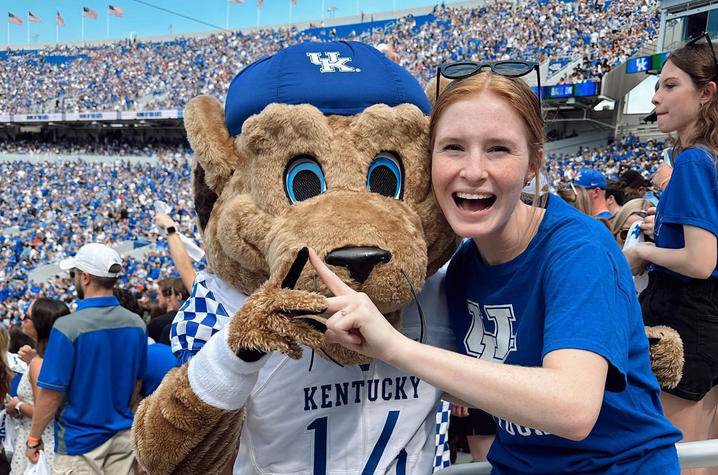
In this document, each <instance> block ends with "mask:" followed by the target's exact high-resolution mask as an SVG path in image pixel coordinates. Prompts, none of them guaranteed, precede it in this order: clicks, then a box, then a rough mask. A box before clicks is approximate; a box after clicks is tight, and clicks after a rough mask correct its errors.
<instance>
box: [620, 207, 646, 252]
mask: <svg viewBox="0 0 718 475" xmlns="http://www.w3.org/2000/svg"><path fill="white" fill-rule="evenodd" d="M641 219H643V218H642V217H641V216H640V215H639V214H630V215H628V218H626V222H625V223H623V226H621V229H620V230H619V231H618V232H617V233H616V242H617V243H618V245H619V246H620V247H621V248H623V245H624V244H625V243H626V238H627V237H628V230H629V229H631V225H632V224H633V223H635V222H636V221H640V220H641Z"/></svg>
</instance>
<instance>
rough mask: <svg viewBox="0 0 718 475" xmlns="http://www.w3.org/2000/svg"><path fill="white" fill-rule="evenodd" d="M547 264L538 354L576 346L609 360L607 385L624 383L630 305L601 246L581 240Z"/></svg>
mask: <svg viewBox="0 0 718 475" xmlns="http://www.w3.org/2000/svg"><path fill="white" fill-rule="evenodd" d="M552 261H553V262H552V263H551V265H549V266H548V267H547V271H546V276H545V280H544V286H545V295H546V301H545V305H546V313H545V320H544V343H543V353H542V358H543V357H544V356H546V354H548V353H550V352H552V351H555V350H559V349H567V348H572V349H580V350H586V351H590V352H593V353H596V354H598V355H601V356H603V357H604V358H605V359H606V360H607V361H608V363H609V370H608V377H607V380H606V389H607V390H611V391H622V390H623V389H625V387H626V367H627V363H628V350H629V333H630V332H629V321H630V319H629V312H630V304H629V299H628V296H626V295H625V294H624V293H623V291H622V290H621V288H620V286H619V285H618V281H617V269H616V268H615V267H614V265H613V262H612V261H611V258H610V257H609V255H608V254H607V252H606V251H605V250H603V249H602V248H601V247H600V246H598V245H596V244H592V243H590V242H580V243H577V244H576V245H575V246H574V247H572V248H571V249H569V250H567V251H566V250H562V252H561V254H560V255H556V256H555V258H554V259H552Z"/></svg>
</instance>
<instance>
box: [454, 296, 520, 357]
mask: <svg viewBox="0 0 718 475" xmlns="http://www.w3.org/2000/svg"><path fill="white" fill-rule="evenodd" d="M466 303H467V305H468V310H469V314H470V315H471V319H472V322H471V328H469V331H468V332H467V334H466V337H465V338H464V344H465V345H466V351H467V353H468V354H470V355H472V356H475V357H477V358H481V359H482V360H488V361H496V362H499V363H503V362H504V361H505V360H506V357H507V356H508V355H509V353H511V352H512V351H515V350H516V335H515V334H514V322H515V321H516V316H515V315H514V307H513V305H511V304H509V305H484V309H483V310H484V312H485V313H486V316H487V318H488V319H489V320H491V321H493V323H494V330H493V331H489V330H488V329H486V328H484V320H483V318H482V315H481V309H480V308H479V304H477V303H476V302H472V301H471V300H467V301H466Z"/></svg>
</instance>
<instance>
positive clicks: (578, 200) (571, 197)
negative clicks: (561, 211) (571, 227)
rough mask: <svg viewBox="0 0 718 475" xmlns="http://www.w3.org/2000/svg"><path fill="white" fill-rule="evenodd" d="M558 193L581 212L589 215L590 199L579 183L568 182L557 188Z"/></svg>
mask: <svg viewBox="0 0 718 475" xmlns="http://www.w3.org/2000/svg"><path fill="white" fill-rule="evenodd" d="M558 195H559V196H560V197H561V198H563V199H564V201H566V203H568V204H570V205H571V206H573V207H574V208H576V209H577V210H579V211H580V212H582V213H583V214H586V215H588V216H592V215H591V199H590V198H589V196H588V192H587V191H586V189H585V188H584V187H582V186H581V185H574V184H573V183H569V184H568V185H565V186H562V187H561V188H559V189H558Z"/></svg>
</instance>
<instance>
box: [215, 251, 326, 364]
mask: <svg viewBox="0 0 718 475" xmlns="http://www.w3.org/2000/svg"><path fill="white" fill-rule="evenodd" d="M308 257H309V251H308V249H307V248H306V247H304V248H302V249H301V250H300V251H299V252H298V253H297V257H296V259H295V260H294V262H288V263H285V264H284V265H282V266H280V270H279V272H277V273H276V274H275V275H273V276H272V277H270V278H269V280H268V281H267V282H265V283H264V284H263V285H262V286H261V287H260V288H259V289H258V290H257V291H256V292H254V293H253V294H252V295H251V296H250V297H249V298H248V299H247V301H246V302H245V304H244V306H243V307H242V308H241V309H240V310H239V312H237V314H236V315H235V316H234V317H233V318H232V320H231V321H230V323H229V335H228V337H227V343H228V344H229V347H230V348H231V349H232V351H234V352H235V353H236V354H237V355H238V356H239V357H240V358H242V359H243V360H245V361H256V360H258V359H259V358H261V356H262V355H263V354H264V353H269V352H272V351H279V352H281V353H284V354H286V355H288V356H290V357H292V358H294V359H299V358H301V356H302V349H301V348H300V346H299V344H300V343H301V344H304V345H307V346H308V347H310V348H314V349H319V347H320V346H321V345H322V340H323V338H322V337H323V334H322V333H320V332H319V331H312V327H314V325H313V324H312V323H314V322H313V321H312V320H308V322H311V323H306V322H303V321H301V320H297V319H296V318H291V317H288V315H316V314H320V313H323V312H324V311H325V310H326V309H327V301H326V298H325V297H324V296H323V295H320V294H317V293H312V292H306V291H302V290H293V289H294V285H295V284H296V283H297V280H298V279H299V275H300V274H301V273H302V269H303V268H304V265H305V264H306V263H307V259H308ZM300 329H301V330H303V331H299V330H300ZM316 329H317V330H321V331H323V329H321V328H316Z"/></svg>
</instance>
